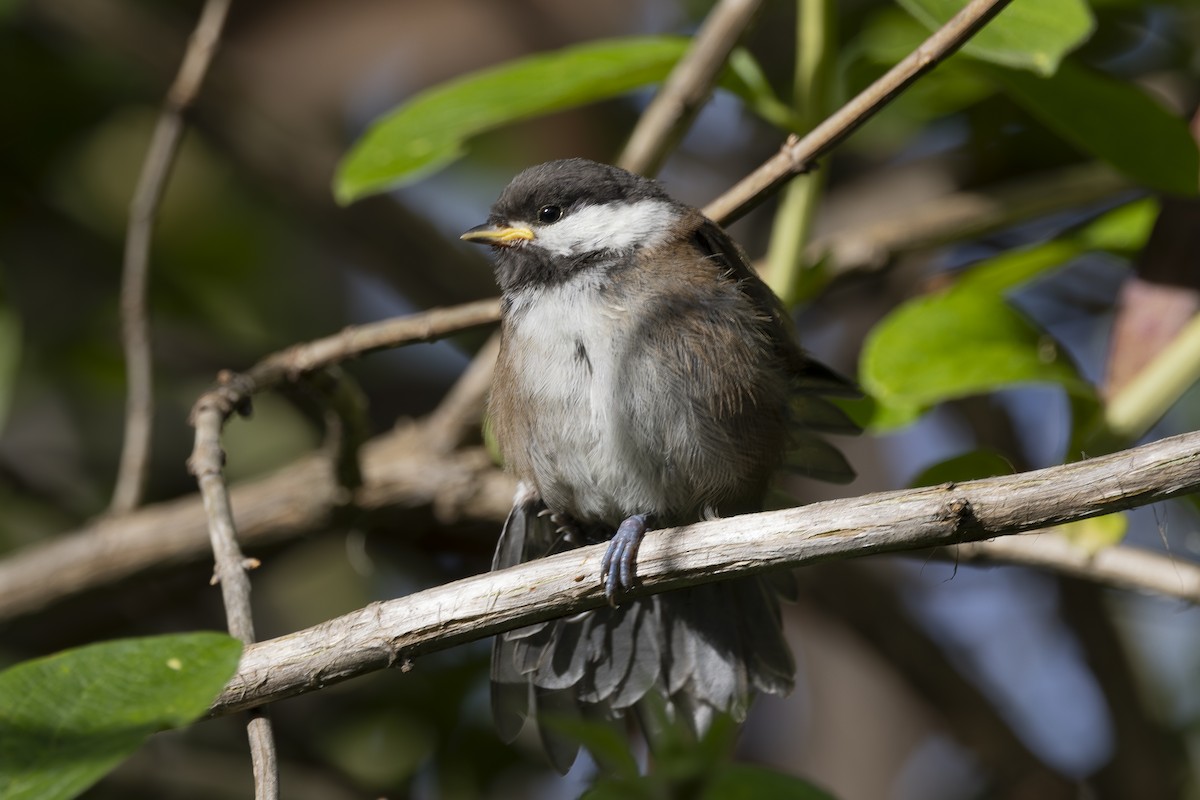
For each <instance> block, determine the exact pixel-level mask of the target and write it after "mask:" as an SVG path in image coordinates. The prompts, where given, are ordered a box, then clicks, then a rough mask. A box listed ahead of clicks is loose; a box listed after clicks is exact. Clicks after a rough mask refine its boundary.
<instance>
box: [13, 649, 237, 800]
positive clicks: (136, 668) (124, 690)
mask: <svg viewBox="0 0 1200 800" xmlns="http://www.w3.org/2000/svg"><path fill="white" fill-rule="evenodd" d="M241 652H242V646H241V643H239V642H238V641H236V640H234V639H231V638H230V637H228V636H226V635H224V634H219V633H189V634H178V635H172V636H155V637H150V638H145V639H122V640H118V641H113V642H104V643H101V644H94V645H88V646H86V647H80V648H77V649H74V650H66V651H64V652H62V653H58V654H56V655H52V656H48V657H46V658H41V659H37V660H34V661H26V662H24V663H21V664H17V665H16V666H14V667H11V668H9V669H7V670H5V671H4V672H3V673H0V797H5V798H8V800H18V799H19V798H30V800H34V798H36V800H54V799H55V798H69V797H75V796H76V795H78V794H79V793H80V792H82V791H83V790H84V789H86V788H87V787H88V786H90V785H91V784H93V783H95V782H96V781H97V780H99V779H100V778H101V777H102V776H104V774H105V773H107V772H108V771H109V770H111V769H112V768H113V767H115V766H116V765H117V764H118V763H120V762H121V761H122V760H123V759H125V758H126V757H127V756H129V755H130V754H131V753H133V751H134V750H136V749H137V748H138V747H139V746H140V745H141V743H142V741H143V740H144V739H145V738H146V737H147V736H149V735H150V734H152V733H154V732H156V731H160V730H163V729H165V728H173V727H178V726H180V725H185V724H187V723H189V722H192V721H193V720H195V719H196V718H198V717H199V716H200V715H202V714H203V713H204V712H205V711H206V710H207V709H208V706H209V704H210V703H211V702H212V700H213V698H214V697H216V696H217V693H218V692H220V691H221V689H222V688H223V687H224V686H225V683H226V681H228V680H229V676H230V675H232V674H233V671H234V670H235V669H236V668H237V664H238V659H239V658H240V656H241Z"/></svg>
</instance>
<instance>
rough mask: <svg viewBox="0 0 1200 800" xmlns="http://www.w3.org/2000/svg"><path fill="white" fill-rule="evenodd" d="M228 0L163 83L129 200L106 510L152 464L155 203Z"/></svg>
mask: <svg viewBox="0 0 1200 800" xmlns="http://www.w3.org/2000/svg"><path fill="white" fill-rule="evenodd" d="M229 3H230V0H208V2H206V3H205V4H204V8H203V10H201V12H200V19H199V21H198V22H197V23H196V29H195V30H194V31H193V32H192V37H191V40H190V41H189V42H188V47H187V50H186V52H185V53H184V56H183V63H182V64H181V65H180V67H179V73H178V74H177V75H176V76H175V82H174V83H172V84H171V88H170V89H169V90H168V91H167V97H166V100H165V102H164V103H163V110H162V113H161V114H160V115H159V117H158V123H157V124H156V125H155V127H154V135H153V138H152V139H151V140H150V148H149V150H148V151H147V152H146V160H145V161H144V162H142V171H141V174H140V175H139V176H138V182H137V188H136V189H135V190H134V195H133V200H132V202H131V203H130V206H129V227H128V230H127V232H126V236H125V258H124V264H123V267H122V273H121V338H122V342H123V344H124V347H125V369H126V375H127V382H128V396H127V398H126V403H125V440H124V442H123V444H122V446H121V462H120V466H119V467H118V469H117V481H116V486H115V488H114V489H113V497H112V502H111V504H110V506H109V511H110V512H111V513H113V514H121V513H124V512H126V511H131V510H133V509H134V508H136V507H137V506H138V505H140V504H141V502H142V492H143V490H144V489H145V485H146V474H147V471H148V470H149V466H150V444H151V439H150V430H151V428H152V426H153V424H154V385H153V379H154V374H153V373H154V370H153V363H152V354H151V352H150V321H149V319H148V317H147V313H146V291H147V284H148V283H149V271H150V240H151V237H152V235H153V232H154V221H155V219H156V218H157V216H158V206H159V204H160V203H161V202H162V196H163V192H164V191H165V190H166V186H167V178H168V176H169V175H170V172H171V165H172V164H173V163H174V162H175V154H176V153H177V152H178V151H179V142H180V140H181V139H182V138H183V115H184V113H185V112H186V111H187V109H188V108H189V107H190V106H191V105H192V103H193V102H194V101H195V99H196V95H197V94H198V93H199V91H200V85H201V84H202V83H203V82H204V76H205V75H206V74H207V73H208V67H209V65H210V64H211V63H212V59H213V55H214V54H215V53H216V50H217V45H218V44H219V42H220V40H221V30H222V29H223V28H224V27H225V17H226V16H227V14H228V12H229Z"/></svg>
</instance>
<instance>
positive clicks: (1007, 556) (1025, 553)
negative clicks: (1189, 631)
mask: <svg viewBox="0 0 1200 800" xmlns="http://www.w3.org/2000/svg"><path fill="white" fill-rule="evenodd" d="M938 555H939V556H941V557H943V558H946V559H947V560H951V561H954V562H955V563H960V562H961V563H972V562H982V563H999V564H1023V565H1025V566H1029V567H1042V568H1045V569H1049V570H1053V571H1054V572H1059V573H1062V574H1064V575H1072V576H1074V577H1076V578H1083V579H1085V580H1089V581H1092V582H1095V583H1099V584H1101V585H1103V586H1114V587H1117V588H1121V589H1129V590H1130V591H1140V592H1154V593H1155V594H1160V595H1163V596H1164V597H1178V598H1181V599H1184V600H1187V601H1189V602H1192V603H1200V569H1197V568H1196V565H1195V564H1193V563H1191V562H1189V561H1181V560H1178V559H1174V558H1170V557H1168V556H1164V555H1161V554H1159V553H1155V552H1153V551H1150V550H1143V549H1141V548H1137V547H1109V548H1105V549H1103V550H1100V551H1098V552H1095V553H1089V552H1087V551H1086V550H1083V549H1081V548H1079V547H1076V546H1075V545H1073V544H1071V542H1070V541H1069V540H1068V539H1067V538H1066V537H1065V536H1059V535H1057V534H1055V533H1050V532H1047V533H1043V534H1037V535H1030V536H1018V537H1009V538H1005V539H995V540H993V541H990V542H971V543H970V544H960V545H955V546H953V547H948V548H945V550H944V551H941V552H939V553H938Z"/></svg>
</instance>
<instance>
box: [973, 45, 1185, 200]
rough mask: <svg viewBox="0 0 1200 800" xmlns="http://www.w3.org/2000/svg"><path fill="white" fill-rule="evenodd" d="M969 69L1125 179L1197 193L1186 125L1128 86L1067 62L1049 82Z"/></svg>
mask: <svg viewBox="0 0 1200 800" xmlns="http://www.w3.org/2000/svg"><path fill="white" fill-rule="evenodd" d="M977 68H978V69H980V70H982V71H983V74H986V75H988V76H989V77H991V78H992V79H993V80H994V81H996V83H998V84H999V85H1000V86H1001V87H1002V88H1003V89H1004V91H1005V92H1006V93H1007V94H1008V95H1009V96H1010V97H1011V98H1012V99H1013V100H1014V101H1016V102H1017V103H1019V104H1020V105H1021V106H1022V107H1024V108H1025V110H1026V111H1028V112H1029V113H1030V114H1031V115H1032V116H1034V117H1036V118H1037V119H1038V120H1040V121H1041V123H1042V124H1043V125H1045V126H1046V127H1047V128H1049V129H1050V130H1052V131H1054V132H1055V133H1057V134H1058V135H1059V136H1061V137H1062V138H1063V139H1065V140H1066V141H1068V142H1070V143H1071V144H1073V145H1075V146H1076V147H1078V148H1079V149H1080V150H1082V151H1084V152H1086V153H1090V154H1091V155H1094V156H1096V157H1097V158H1100V159H1102V160H1103V161H1105V162H1107V163H1108V164H1110V165H1112V166H1113V167H1114V168H1115V169H1117V170H1118V171H1120V172H1121V173H1123V174H1124V175H1126V176H1128V177H1129V178H1130V179H1132V180H1134V181H1136V182H1138V183H1140V184H1142V185H1144V186H1146V187H1148V188H1151V189H1157V190H1159V191H1163V192H1169V193H1174V194H1183V195H1194V194H1196V193H1197V189H1198V188H1200V153H1198V152H1197V149H1196V141H1195V139H1193V138H1192V135H1191V133H1190V132H1189V131H1188V127H1187V124H1186V122H1185V121H1184V120H1183V119H1182V118H1180V117H1178V116H1176V115H1175V114H1173V113H1172V112H1170V111H1168V110H1167V109H1166V108H1165V107H1164V106H1162V105H1161V104H1160V103H1158V102H1157V101H1156V100H1154V99H1152V98H1151V97H1150V96H1149V95H1147V94H1146V93H1145V92H1143V91H1142V90H1141V89H1139V88H1137V87H1136V86H1134V85H1132V84H1129V83H1125V82H1122V81H1118V80H1114V79H1112V78H1109V77H1106V76H1104V75H1101V74H1099V73H1096V72H1092V71H1089V70H1087V69H1084V68H1083V67H1080V66H1077V65H1075V64H1072V63H1070V62H1066V63H1064V64H1063V65H1062V67H1061V69H1059V70H1058V72H1056V73H1055V74H1054V76H1053V77H1051V78H1038V77H1035V76H1033V75H1030V74H1029V73H1026V72H1020V71H1017V70H1005V69H996V68H993V67H988V66H986V65H982V64H981V65H978V66H977Z"/></svg>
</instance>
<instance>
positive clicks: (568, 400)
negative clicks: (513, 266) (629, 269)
mask: <svg viewBox="0 0 1200 800" xmlns="http://www.w3.org/2000/svg"><path fill="white" fill-rule="evenodd" d="M510 301H511V305H510V307H509V311H508V328H507V331H506V336H508V337H509V341H508V342H507V343H506V346H507V347H510V348H512V353H514V354H519V356H518V359H517V361H516V363H514V365H513V366H514V367H515V368H516V370H517V374H519V375H520V376H521V385H520V388H519V389H518V391H519V393H520V394H521V395H522V396H523V398H524V401H525V402H529V403H531V404H533V406H534V407H536V408H538V409H539V410H540V413H539V416H538V418H537V419H536V420H535V421H534V423H533V427H534V430H533V434H532V439H533V441H531V442H530V443H529V446H530V447H531V448H533V449H532V454H533V458H532V459H531V461H532V464H533V468H534V473H535V481H536V483H537V485H538V488H539V490H540V491H541V493H542V497H543V499H544V500H546V502H547V503H548V504H549V505H550V506H551V508H555V510H563V511H567V512H568V513H570V514H572V515H573V516H575V517H577V518H579V519H583V520H593V521H594V520H607V521H613V520H615V522H619V521H620V520H621V519H623V518H624V517H625V516H628V515H629V514H634V513H639V512H643V511H646V512H652V511H654V510H656V509H657V508H659V505H658V499H657V494H658V492H657V491H655V490H656V487H654V486H653V485H648V484H650V483H651V482H649V481H647V480H646V479H645V474H644V470H642V469H639V465H638V464H636V463H634V456H633V453H634V449H633V448H631V447H630V443H629V442H628V440H627V435H628V434H627V432H626V428H625V427H624V426H623V425H622V420H621V419H619V414H614V413H613V409H614V408H615V404H616V401H615V397H614V390H615V388H616V381H617V380H618V378H619V376H620V374H621V369H620V367H621V363H622V361H623V360H624V358H625V357H626V355H627V353H628V345H629V339H628V337H629V333H630V331H631V330H632V328H633V325H632V324H631V322H630V320H631V319H632V318H633V315H634V314H636V311H637V309H635V308H631V307H628V306H626V305H623V304H622V302H621V301H619V300H616V299H613V298H611V297H609V296H606V294H605V293H604V292H603V291H601V288H600V285H599V276H598V275H596V274H582V275H579V276H577V277H576V278H574V279H572V280H570V281H568V282H566V283H563V284H560V285H558V286H550V287H545V286H543V287H538V288H536V289H523V290H518V291H516V292H514V293H513V294H512V295H510ZM615 522H614V523H613V524H615Z"/></svg>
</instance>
